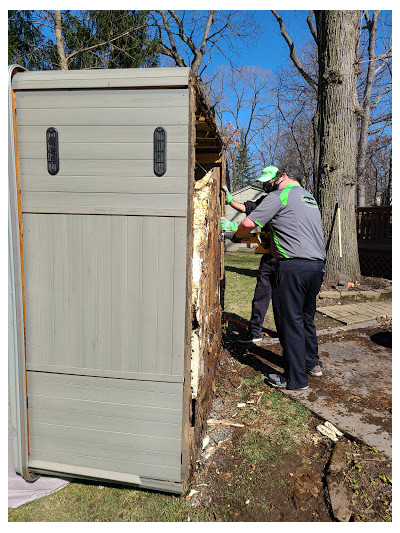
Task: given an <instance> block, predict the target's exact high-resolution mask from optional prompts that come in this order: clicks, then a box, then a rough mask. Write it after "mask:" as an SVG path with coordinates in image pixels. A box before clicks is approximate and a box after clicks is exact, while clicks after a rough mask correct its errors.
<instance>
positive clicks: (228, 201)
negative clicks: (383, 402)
mask: <svg viewBox="0 0 400 533" xmlns="http://www.w3.org/2000/svg"><path fill="white" fill-rule="evenodd" d="M222 189H223V191H224V192H225V195H226V197H225V204H226V205H229V204H230V203H231V202H232V200H233V196H232V195H231V193H230V191H229V189H228V187H227V186H226V185H223V186H222Z"/></svg>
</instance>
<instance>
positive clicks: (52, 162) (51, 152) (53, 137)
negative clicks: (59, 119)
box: [46, 128, 60, 176]
mask: <svg viewBox="0 0 400 533" xmlns="http://www.w3.org/2000/svg"><path fill="white" fill-rule="evenodd" d="M46 142H47V170H48V172H49V174H51V175H52V176H54V175H55V174H57V172H58V171H59V170H60V162H59V154H58V131H57V130H56V128H48V129H47V131H46Z"/></svg>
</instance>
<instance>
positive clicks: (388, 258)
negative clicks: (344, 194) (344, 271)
mask: <svg viewBox="0 0 400 533" xmlns="http://www.w3.org/2000/svg"><path fill="white" fill-rule="evenodd" d="M356 219H357V239H358V253H359V258H360V267H361V274H362V275H363V276H372V277H381V278H387V279H391V278H392V208H391V207H358V208H357V210H356Z"/></svg>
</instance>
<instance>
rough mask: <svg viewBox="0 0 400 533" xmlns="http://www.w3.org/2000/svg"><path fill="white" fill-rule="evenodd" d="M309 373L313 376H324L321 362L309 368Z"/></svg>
mask: <svg viewBox="0 0 400 533" xmlns="http://www.w3.org/2000/svg"><path fill="white" fill-rule="evenodd" d="M307 374H310V375H311V376H322V367H321V365H320V364H319V363H317V364H316V365H315V366H313V367H312V368H309V369H308V370H307Z"/></svg>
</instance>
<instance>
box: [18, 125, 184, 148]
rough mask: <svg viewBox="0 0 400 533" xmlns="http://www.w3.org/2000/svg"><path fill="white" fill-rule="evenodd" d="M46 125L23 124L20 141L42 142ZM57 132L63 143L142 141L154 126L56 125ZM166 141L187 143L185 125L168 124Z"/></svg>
mask: <svg viewBox="0 0 400 533" xmlns="http://www.w3.org/2000/svg"><path fill="white" fill-rule="evenodd" d="M47 127H48V126H47V125H42V126H24V127H23V128H22V129H20V130H19V131H18V138H19V141H20V142H21V143H37V142H43V140H44V139H45V138H46V130H47ZM57 130H58V134H59V137H60V139H61V140H62V142H64V143H97V142H99V143H113V144H116V143H137V142H139V143H142V142H143V140H144V139H148V140H150V139H152V136H153V132H154V126H141V127H140V128H132V126H130V125H125V126H120V125H118V126H102V127H101V128H99V127H98V126H90V125H82V126H79V127H78V126H74V125H72V126H57ZM167 135H168V143H170V142H171V143H187V136H188V132H187V126H186V125H185V124H180V125H179V124H178V125H175V124H168V128H167Z"/></svg>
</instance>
